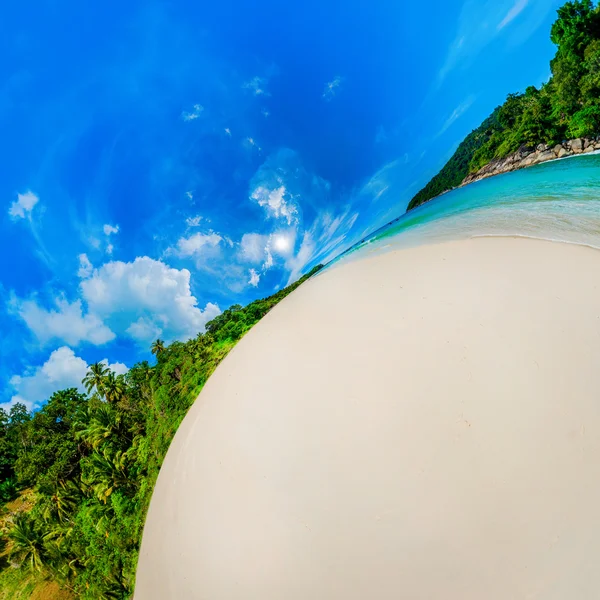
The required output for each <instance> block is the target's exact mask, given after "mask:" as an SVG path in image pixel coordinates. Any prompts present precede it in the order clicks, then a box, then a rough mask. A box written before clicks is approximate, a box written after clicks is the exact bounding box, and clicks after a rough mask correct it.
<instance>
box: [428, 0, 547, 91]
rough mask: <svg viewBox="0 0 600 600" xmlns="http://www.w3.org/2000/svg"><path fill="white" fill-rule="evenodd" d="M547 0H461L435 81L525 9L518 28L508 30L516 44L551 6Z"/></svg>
mask: <svg viewBox="0 0 600 600" xmlns="http://www.w3.org/2000/svg"><path fill="white" fill-rule="evenodd" d="M553 4H554V3H553V2H549V1H548V0H465V1H464V3H463V6H462V9H461V11H460V14H459V17H458V27H457V30H456V36H455V37H454V40H453V42H452V44H451V45H450V48H449V49H448V52H447V54H446V59H445V61H444V64H443V65H442V68H441V69H440V71H439V73H438V78H437V82H436V85H437V86H439V85H440V84H441V83H442V81H443V80H444V79H445V78H446V76H447V75H448V73H450V72H451V71H452V70H453V69H454V68H456V67H457V66H459V65H460V66H463V67H464V66H466V65H468V64H470V62H471V60H472V59H473V58H474V57H475V56H477V55H478V54H479V53H480V52H482V50H483V49H484V48H485V47H486V46H487V45H488V44H489V43H491V42H492V41H493V40H494V39H495V38H496V37H497V36H498V35H499V34H500V33H504V32H505V31H507V26H508V25H509V24H511V23H512V22H513V21H514V20H515V19H516V17H517V16H519V15H521V14H522V13H524V11H525V9H526V8H528V7H529V8H528V10H527V11H526V17H525V16H523V17H522V18H521V19H520V23H519V27H518V28H516V29H517V30H518V31H515V32H511V38H512V39H511V42H512V43H513V44H519V43H522V42H524V41H525V40H527V39H528V38H529V37H530V36H531V34H532V33H533V32H534V31H535V30H536V29H537V28H538V27H539V26H540V25H541V24H542V23H543V22H544V20H545V17H546V15H547V14H548V12H550V11H551V10H552V9H553Z"/></svg>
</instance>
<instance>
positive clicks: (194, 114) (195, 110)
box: [181, 104, 204, 121]
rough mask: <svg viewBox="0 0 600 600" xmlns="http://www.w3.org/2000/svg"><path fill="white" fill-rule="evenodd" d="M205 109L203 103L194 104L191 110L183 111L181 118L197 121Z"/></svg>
mask: <svg viewBox="0 0 600 600" xmlns="http://www.w3.org/2000/svg"><path fill="white" fill-rule="evenodd" d="M203 110H204V107H203V106H202V105H201V104H194V106H193V107H192V110H191V111H189V112H187V111H183V112H182V113H181V118H182V119H183V120H184V121H195V120H196V119H197V118H198V117H199V116H200V115H201V113H202V111H203Z"/></svg>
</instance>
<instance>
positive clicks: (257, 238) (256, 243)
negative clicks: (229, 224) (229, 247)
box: [240, 233, 269, 264]
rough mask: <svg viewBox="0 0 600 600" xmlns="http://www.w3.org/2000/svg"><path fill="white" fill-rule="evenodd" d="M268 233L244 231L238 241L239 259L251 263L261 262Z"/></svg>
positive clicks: (265, 248)
mask: <svg viewBox="0 0 600 600" xmlns="http://www.w3.org/2000/svg"><path fill="white" fill-rule="evenodd" d="M268 241H269V236H268V235H263V234H260V233H245V234H244V235H243V236H242V239H241V241H240V259H241V260H242V261H244V262H250V263H253V264H258V263H261V262H262V261H263V260H264V258H265V253H266V250H267V243H268Z"/></svg>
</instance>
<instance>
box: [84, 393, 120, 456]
mask: <svg viewBox="0 0 600 600" xmlns="http://www.w3.org/2000/svg"><path fill="white" fill-rule="evenodd" d="M88 414H89V415H90V419H89V421H88V423H87V424H83V423H81V424H78V429H79V431H77V433H76V434H75V437H76V438H77V439H82V440H83V441H84V442H85V443H86V444H87V445H88V446H90V447H91V448H93V449H94V450H97V449H98V448H99V447H100V446H101V445H102V444H104V443H105V442H109V441H113V442H114V443H115V445H117V446H118V445H122V444H126V445H129V444H130V443H131V435H130V433H129V431H128V430H127V427H126V426H125V423H123V421H122V419H121V413H120V411H119V410H116V409H115V408H114V407H113V406H110V405H109V404H101V405H100V406H97V407H89V409H88Z"/></svg>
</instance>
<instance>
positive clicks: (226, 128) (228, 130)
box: [225, 127, 231, 137]
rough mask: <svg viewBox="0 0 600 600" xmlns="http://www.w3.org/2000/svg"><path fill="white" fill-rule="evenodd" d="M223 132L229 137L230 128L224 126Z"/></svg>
mask: <svg viewBox="0 0 600 600" xmlns="http://www.w3.org/2000/svg"><path fill="white" fill-rule="evenodd" d="M225 133H226V135H228V136H229V137H231V129H229V127H225Z"/></svg>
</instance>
